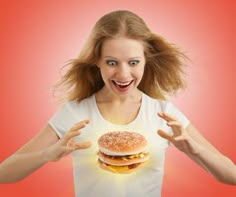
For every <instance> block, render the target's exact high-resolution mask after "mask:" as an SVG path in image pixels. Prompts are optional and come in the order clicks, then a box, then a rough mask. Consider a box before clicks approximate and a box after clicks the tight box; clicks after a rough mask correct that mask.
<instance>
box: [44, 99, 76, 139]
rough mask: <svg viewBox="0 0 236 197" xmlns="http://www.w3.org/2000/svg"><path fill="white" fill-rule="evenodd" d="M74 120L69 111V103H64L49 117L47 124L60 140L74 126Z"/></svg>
mask: <svg viewBox="0 0 236 197" xmlns="http://www.w3.org/2000/svg"><path fill="white" fill-rule="evenodd" d="M75 122H76V118H75V117H74V115H73V112H72V110H71V104H70V102H66V103H64V104H63V105H62V106H61V107H60V108H59V109H58V111H57V112H56V113H55V114H54V115H53V116H52V117H51V119H50V120H49V121H48V124H49V125H50V126H51V127H52V128H53V129H54V131H55V132H56V133H57V135H58V136H59V137H60V138H61V137H63V136H64V135H65V133H66V132H67V131H68V130H69V129H70V128H71V127H72V126H73V125H74V124H75Z"/></svg>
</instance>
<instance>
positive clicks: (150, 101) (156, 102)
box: [143, 94, 173, 110]
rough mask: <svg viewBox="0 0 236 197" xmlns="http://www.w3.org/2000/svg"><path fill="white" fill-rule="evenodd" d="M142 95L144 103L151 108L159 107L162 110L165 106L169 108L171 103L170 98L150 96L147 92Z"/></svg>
mask: <svg viewBox="0 0 236 197" xmlns="http://www.w3.org/2000/svg"><path fill="white" fill-rule="evenodd" d="M143 95H144V102H145V105H147V106H149V107H151V108H159V109H162V110H164V109H165V110H166V109H167V108H170V107H171V106H172V105H173V104H172V102H171V101H170V100H161V99H157V98H153V97H150V96H149V95H147V94H143Z"/></svg>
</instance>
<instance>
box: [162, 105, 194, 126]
mask: <svg viewBox="0 0 236 197" xmlns="http://www.w3.org/2000/svg"><path fill="white" fill-rule="evenodd" d="M166 113H168V114H170V115H173V116H174V117H176V118H177V119H178V121H179V122H180V123H181V124H182V125H183V127H184V128H186V127H187V126H188V125H189V124H190V121H189V119H188V118H187V117H186V116H185V115H184V114H183V113H182V112H181V111H180V110H179V109H178V108H177V107H176V106H175V105H174V104H173V103H172V102H167V105H166Z"/></svg>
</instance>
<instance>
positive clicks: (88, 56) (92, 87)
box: [56, 10, 186, 101]
mask: <svg viewBox="0 0 236 197" xmlns="http://www.w3.org/2000/svg"><path fill="white" fill-rule="evenodd" d="M117 37H127V38H130V39H136V40H139V41H142V43H143V44H144V54H145V59H146V65H145V68H144V74H143V77H142V80H141V82H140V84H139V85H138V88H139V90H141V91H142V92H144V93H145V94H147V95H149V96H150V97H153V98H156V99H166V96H167V95H169V94H171V93H175V92H176V91H177V90H179V89H182V88H184V87H185V81H184V78H183V74H184V72H183V71H184V69H183V67H184V61H183V60H184V59H186V56H185V55H184V54H183V53H182V52H181V51H180V50H179V49H178V48H177V47H176V46H175V45H174V44H171V43H169V42H167V41H166V40H165V39H164V38H163V37H161V36H159V35H157V34H155V33H153V32H151V31H150V29H149V28H148V27H147V25H146V24H145V22H144V21H143V19H142V18H140V17H139V16H138V15H136V14H134V13H132V12H130V11H127V10H119V11H114V12H111V13H108V14H106V15H104V16H103V17H101V18H100V19H99V20H98V21H97V22H96V24H95V26H94V27H93V29H92V31H91V34H90V36H89V37H88V40H87V42H86V43H85V45H84V47H83V48H82V50H81V52H80V54H79V56H78V57H77V58H75V59H73V60H71V61H70V62H69V63H68V64H67V66H68V69H67V71H66V73H65V74H64V75H63V77H62V79H61V81H60V82H59V84H57V85H56V89H58V88H60V87H63V90H64V91H63V94H64V95H66V98H64V99H66V100H78V101H80V100H82V99H84V98H87V97H89V96H91V95H92V94H94V93H96V92H97V91H99V90H100V89H101V88H102V87H103V86H104V82H103V80H102V77H101V73H100V70H99V68H98V67H97V65H96V64H97V62H98V61H99V58H100V57H101V49H102V44H103V42H104V41H105V40H106V39H111V38H117Z"/></svg>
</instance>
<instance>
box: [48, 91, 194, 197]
mask: <svg viewBox="0 0 236 197" xmlns="http://www.w3.org/2000/svg"><path fill="white" fill-rule="evenodd" d="M157 112H166V113H169V114H172V115H174V116H175V117H177V118H178V120H179V121H180V122H181V123H182V125H183V126H184V127H186V126H187V125H188V124H189V120H188V119H187V118H186V117H185V116H184V115H183V114H182V113H181V112H180V111H179V110H178V109H177V108H176V107H175V106H174V105H173V104H172V103H171V102H169V101H160V100H156V99H153V98H151V97H149V96H147V95H145V94H144V93H143V94H142V103H141V107H140V110H139V113H138V115H137V117H136V118H135V120H133V121H132V122H130V123H129V124H126V125H116V124H112V123H110V122H108V121H107V120H105V119H104V118H103V117H102V115H101V114H100V112H99V110H98V107H97V105H96V99H95V95H92V96H91V97H89V98H86V99H84V100H82V101H80V102H76V101H69V102H66V103H65V104H64V105H63V106H62V107H61V108H60V109H59V111H58V112H57V113H56V114H55V115H54V116H53V117H52V118H51V119H50V120H49V124H50V125H51V126H52V128H53V129H54V130H55V132H56V133H57V134H58V136H59V137H62V136H63V135H64V134H65V133H66V132H67V131H68V130H69V129H70V128H71V127H72V126H73V125H74V124H75V123H77V122H79V121H81V120H84V119H90V123H89V124H88V125H87V126H86V127H85V128H83V129H82V132H81V135H79V136H78V137H76V140H77V141H78V142H79V141H88V140H89V141H91V142H92V147H90V148H88V149H83V150H77V151H75V152H73V153H72V158H73V169H74V183H75V194H76V196H77V197H94V196H102V197H130V196H135V197H143V196H145V197H154V196H155V197H160V196H161V187H162V180H163V171H164V160H165V152H166V148H167V147H168V145H169V143H168V141H167V140H165V139H163V138H161V137H160V136H159V135H158V134H157V130H158V129H159V128H161V129H163V130H165V131H167V132H172V131H171V129H170V128H169V127H168V126H167V125H166V121H164V120H163V119H162V118H160V117H158V116H157ZM124 130H125V131H135V132H140V133H141V134H143V135H144V136H145V137H146V139H147V142H148V151H149V154H150V159H149V160H148V162H147V163H146V164H145V165H143V166H142V167H141V168H139V169H137V170H136V171H134V172H132V173H130V174H115V173H112V172H109V171H105V170H103V169H101V168H100V167H99V165H98V161H97V159H98V157H97V152H98V145H97V140H98V138H99V137H100V136H101V135H103V134H104V133H106V132H109V131H124Z"/></svg>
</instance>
